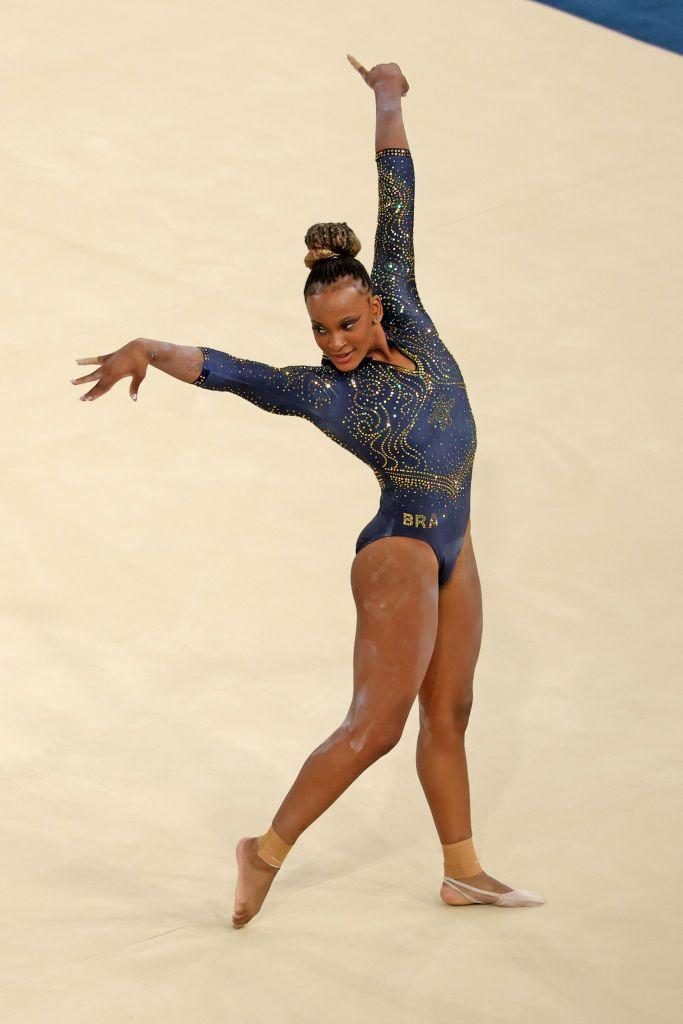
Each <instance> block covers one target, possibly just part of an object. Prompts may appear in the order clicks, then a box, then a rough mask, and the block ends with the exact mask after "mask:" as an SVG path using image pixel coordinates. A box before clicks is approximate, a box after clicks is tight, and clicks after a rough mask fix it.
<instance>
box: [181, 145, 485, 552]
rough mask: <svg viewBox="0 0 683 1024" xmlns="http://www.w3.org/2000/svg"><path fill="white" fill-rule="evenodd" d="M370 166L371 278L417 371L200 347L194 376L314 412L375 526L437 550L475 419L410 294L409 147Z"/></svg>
mask: <svg viewBox="0 0 683 1024" xmlns="http://www.w3.org/2000/svg"><path fill="white" fill-rule="evenodd" d="M376 165H377V171H378V217H377V229H376V233H375V248H374V260H373V267H372V274H371V277H372V280H373V284H374V285H375V288H376V290H377V292H378V293H379V294H380V296H381V298H382V307H383V311H384V312H383V317H382V326H383V328H384V331H385V334H386V337H387V340H388V341H389V343H390V345H392V346H395V347H396V348H397V349H398V350H399V351H400V352H402V353H403V354H404V355H406V356H407V357H408V358H409V359H410V360H411V361H412V362H413V363H414V366H415V368H414V369H412V368H407V367H400V366H397V365H395V364H393V363H384V362H380V361H379V360H373V359H371V358H369V357H367V358H365V359H363V360H362V362H361V363H360V364H359V365H358V366H357V367H356V368H355V369H353V370H349V371H343V370H339V369H338V368H337V367H336V366H335V365H334V363H333V362H332V361H331V360H330V359H328V358H327V357H326V356H323V357H322V360H321V363H320V365H317V366H303V365H301V366H300V365H295V366H284V367H274V366H269V365H268V364H265V363H261V362H257V361H255V360H251V359H246V358H243V357H239V356H234V355H231V354H229V353H227V352H221V351H219V350H217V349H212V348H208V347H204V346H201V351H202V353H203V356H204V361H203V366H202V370H201V373H200V374H199V376H198V377H197V379H196V380H195V381H194V383H195V384H196V385H198V386H201V387H204V388H207V389H209V390H217V391H230V392H232V393H234V394H237V395H239V396H241V397H242V398H245V399H247V401H249V402H252V403H253V404H255V405H257V406H259V407H260V408H261V409H264V410H265V411H266V412H270V413H275V414H278V415H290V416H299V417H302V418H304V419H307V420H310V421H311V422H312V423H313V424H314V425H315V426H316V427H317V428H318V429H319V430H321V431H322V432H323V433H324V434H325V435H326V436H327V437H329V438H330V440H332V441H334V442H335V443H336V444H339V445H341V446H342V447H343V448H345V449H347V450H348V451H349V452H351V453H352V454H353V455H355V456H356V457H357V458H359V459H361V460H362V461H363V462H364V463H366V464H367V465H368V466H369V467H370V468H371V470H372V472H373V473H374V474H375V477H376V479H377V481H378V483H379V485H380V489H381V492H382V496H381V500H380V513H378V516H381V517H383V518H382V520H381V522H382V526H381V532H380V533H377V530H375V534H376V535H389V534H390V533H393V532H404V533H408V535H413V533H412V532H411V531H413V530H419V531H420V535H424V537H425V539H427V540H428V541H429V542H430V543H432V545H433V546H435V550H437V554H438V543H437V541H436V538H437V536H442V537H443V544H445V543H446V540H448V543H450V544H451V545H452V542H453V539H454V538H455V537H456V536H457V537H461V535H462V534H463V533H464V525H463V524H465V525H466V522H467V518H468V516H469V499H470V485H471V476H472V467H473V463H474V456H475V452H476V446H477V433H476V424H475V421H474V417H473V415H472V409H471V407H470V403H469V399H468V395H467V389H466V386H465V382H464V380H463V377H462V374H461V372H460V367H459V366H458V363H457V361H456V360H455V358H454V357H453V355H452V353H451V352H450V351H449V349H448V348H447V347H446V345H445V344H444V342H443V341H442V340H441V338H440V336H439V332H438V331H437V329H436V326H435V324H434V321H433V320H432V319H431V317H430V316H429V314H428V313H427V312H426V311H425V309H424V306H423V305H422V302H421V299H420V296H419V294H418V291H417V286H416V282H415V256H414V248H413V220H414V196H415V173H414V167H413V161H412V156H411V153H410V150H409V149H403V148H401V147H386V148H384V149H382V150H380V151H379V152H378V153H377V154H376ZM376 519H377V517H376ZM374 522H375V521H374V520H373V523H374ZM395 524H399V525H395ZM371 526H372V524H368V526H367V527H365V529H364V531H363V532H362V533H361V537H360V538H359V541H361V540H362V543H365V542H367V540H366V539H363V538H366V536H367V538H368V539H373V537H374V535H375V534H373V533H372V531H370V533H367V531H368V530H369V528H370V527H371Z"/></svg>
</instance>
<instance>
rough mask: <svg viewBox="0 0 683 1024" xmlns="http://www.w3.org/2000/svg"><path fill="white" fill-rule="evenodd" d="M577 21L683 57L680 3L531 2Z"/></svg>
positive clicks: (635, 0) (637, 0) (636, 0)
mask: <svg viewBox="0 0 683 1024" xmlns="http://www.w3.org/2000/svg"><path fill="white" fill-rule="evenodd" d="M534 2H535V3H541V4H543V5H544V6H545V7H554V8H555V9H556V10H558V11H565V12H566V13H567V14H573V15H575V16H576V17H577V18H585V20H586V21H592V22H593V23H594V24H596V25H602V26H603V27H604V28H611V29H613V30H614V31H615V32H621V33H622V34H623V35H627V36H632V37H633V38H634V39H640V40H641V41H642V42H644V43H651V45H652V46H659V47H661V48H662V49H663V50H671V51H673V53H680V54H683V0H534Z"/></svg>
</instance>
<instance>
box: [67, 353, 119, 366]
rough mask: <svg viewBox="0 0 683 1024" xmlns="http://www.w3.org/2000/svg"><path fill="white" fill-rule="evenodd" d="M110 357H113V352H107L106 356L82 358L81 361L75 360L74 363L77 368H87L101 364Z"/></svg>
mask: <svg viewBox="0 0 683 1024" xmlns="http://www.w3.org/2000/svg"><path fill="white" fill-rule="evenodd" d="M111 355H113V352H107V354H106V356H83V358H82V359H77V360H76V362H77V363H78V365H79V366H89V365H90V364H92V363H103V362H104V360H105V359H109V356H111Z"/></svg>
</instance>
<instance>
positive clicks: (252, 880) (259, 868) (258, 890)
mask: <svg viewBox="0 0 683 1024" xmlns="http://www.w3.org/2000/svg"><path fill="white" fill-rule="evenodd" d="M256 839H257V837H256V836H246V837H245V838H244V839H240V841H239V843H238V844H237V847H236V849H235V855H236V857H237V885H236V887H235V909H234V912H233V915H232V924H233V928H243V927H244V925H245V924H246V923H247V921H251V919H252V917H253V916H254V915H255V914H258V912H259V910H260V909H261V904H262V903H263V901H264V900H265V898H266V896H267V895H268V890H269V889H270V887H271V885H272V882H273V879H274V878H275V876H276V874H277V873H278V871H279V868H273V867H271V866H270V864H266V862H265V861H264V860H262V859H261V857H259V855H258V853H257V852H256Z"/></svg>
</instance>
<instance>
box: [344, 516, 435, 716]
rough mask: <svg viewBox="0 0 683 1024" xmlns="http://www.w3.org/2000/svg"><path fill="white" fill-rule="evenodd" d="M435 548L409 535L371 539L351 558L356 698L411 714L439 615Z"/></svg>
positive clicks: (365, 703) (357, 701)
mask: <svg viewBox="0 0 683 1024" xmlns="http://www.w3.org/2000/svg"><path fill="white" fill-rule="evenodd" d="M437 572H438V567H437V562H436V557H435V555H434V552H433V551H432V549H431V548H430V547H429V546H428V545H427V544H425V543H423V542H416V541H415V540H414V539H412V538H409V537H397V536H390V537H382V538H379V539H377V540H375V541H372V543H368V544H366V545H365V546H364V547H362V548H361V550H360V551H359V552H358V553H357V554H356V556H355V558H354V559H353V562H352V564H351V590H352V592H353V598H354V601H355V604H356V616H357V618H356V637H355V644H354V655H353V667H354V704H352V707H354V706H355V707H358V706H359V705H363V707H365V708H367V706H368V704H370V706H371V707H375V708H376V709H377V712H378V713H384V711H385V710H386V709H387V707H390V708H393V709H395V710H397V711H401V710H402V711H403V712H405V714H406V715H407V713H408V711H409V710H410V707H411V706H412V704H413V702H414V700H415V697H416V695H417V692H418V690H419V688H420V685H421V683H422V680H423V679H424V674H425V672H426V670H427V666H428V664H429V661H430V659H431V656H432V653H433V650H434V643H435V640H436V634H437V627H438V620H439V587H438V576H437Z"/></svg>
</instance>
